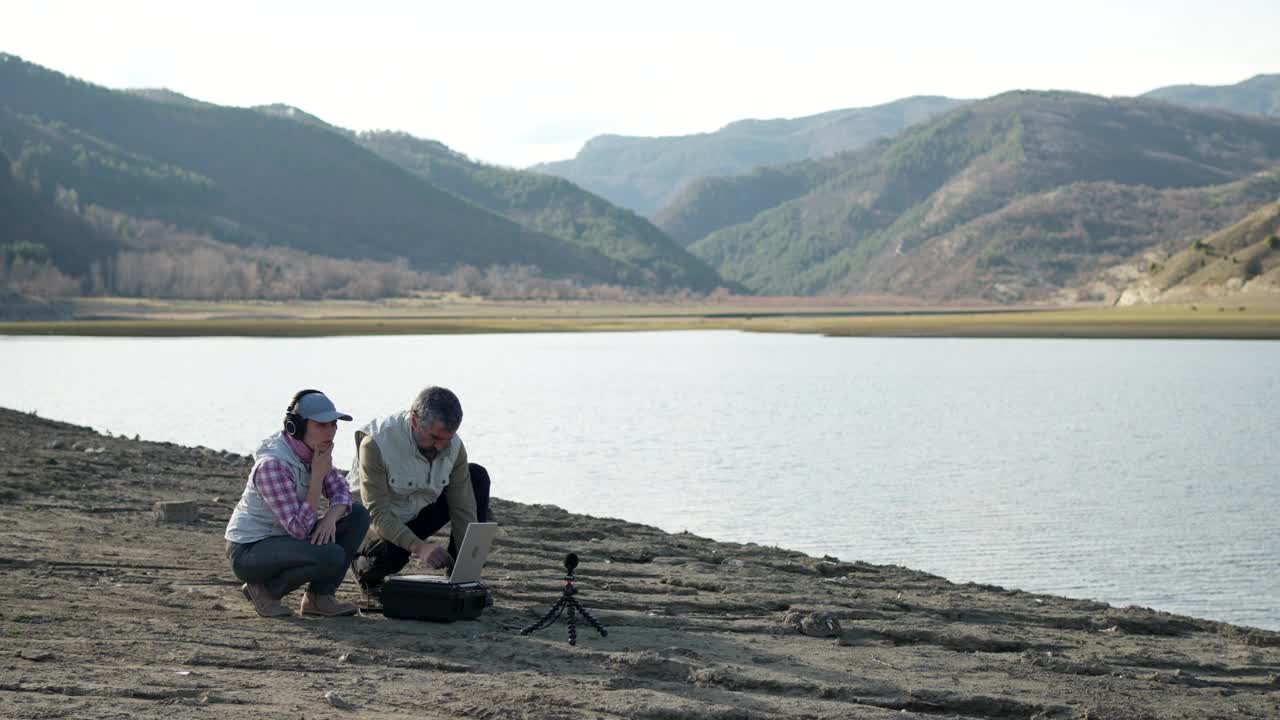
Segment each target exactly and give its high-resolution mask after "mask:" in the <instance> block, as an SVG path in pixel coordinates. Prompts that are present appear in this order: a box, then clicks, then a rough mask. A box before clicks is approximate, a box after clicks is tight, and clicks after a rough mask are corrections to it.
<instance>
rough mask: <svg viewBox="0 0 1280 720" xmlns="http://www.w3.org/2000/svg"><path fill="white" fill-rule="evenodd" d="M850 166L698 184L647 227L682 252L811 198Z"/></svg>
mask: <svg viewBox="0 0 1280 720" xmlns="http://www.w3.org/2000/svg"><path fill="white" fill-rule="evenodd" d="M884 142H887V141H883V140H881V141H877V143H876V144H878V143H884ZM864 152H865V151H864ZM854 162H856V160H854V159H853V156H850V155H837V156H833V157H831V158H824V159H820V160H805V161H802V162H797V163H789V164H786V165H775V166H770V167H760V168H756V169H755V170H752V171H751V172H750V173H747V174H745V175H728V176H723V177H704V178H698V179H697V180H694V181H693V182H691V183H690V184H689V186H688V187H687V188H686V189H685V190H684V192H682V193H680V195H679V196H678V197H676V199H675V200H673V201H672V202H671V204H669V205H667V206H666V207H665V208H663V209H662V210H660V211H658V213H657V214H656V215H655V216H654V218H653V222H654V224H655V225H657V226H658V227H660V228H662V230H663V232H665V233H667V235H669V236H671V239H673V240H675V241H676V242H678V243H680V244H681V245H684V246H686V247H688V246H689V245H692V244H693V243H694V242H696V241H698V240H700V239H702V238H704V237H706V236H707V235H710V234H711V233H713V232H715V231H716V230H719V229H720V228H724V227H729V226H730V225H737V224H739V223H743V222H747V221H748V220H750V219H751V218H753V217H755V216H756V215H758V214H759V213H761V212H763V211H765V210H768V209H769V208H771V207H774V206H776V205H781V204H782V203H784V202H787V201H788V200H794V199H795V198H798V197H800V196H802V195H806V194H808V193H809V192H812V191H813V190H814V189H815V188H817V187H818V186H819V185H821V184H822V183H824V182H826V181H828V180H830V179H831V178H833V177H835V176H836V175H839V174H840V173H841V172H843V170H844V169H845V168H847V167H848V166H849V165H850V164H852V163H854Z"/></svg>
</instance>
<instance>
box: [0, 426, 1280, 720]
mask: <svg viewBox="0 0 1280 720" xmlns="http://www.w3.org/2000/svg"><path fill="white" fill-rule="evenodd" d="M0 437H2V438H4V444H5V446H6V447H5V448H4V449H5V451H6V467H5V468H4V470H3V471H0V472H2V473H3V474H2V475H0V499H2V500H3V502H4V505H5V509H6V514H5V523H4V524H3V525H0V576H3V580H4V581H3V582H0V657H3V658H4V659H3V660H0V665H3V666H4V673H3V675H2V676H0V703H3V706H4V707H5V708H6V709H7V711H8V712H14V713H17V715H20V716H22V717H105V716H108V715H110V716H123V717H165V718H170V719H173V720H182V719H185V718H209V717H224V718H244V719H246V720H247V719H248V718H261V717H284V716H289V717H299V716H304V717H340V716H345V715H344V714H343V713H344V712H345V711H351V710H355V711H356V712H358V714H359V715H360V716H361V717H366V716H368V717H375V716H376V717H391V716H397V717H398V716H401V715H413V716H417V717H432V718H436V717H441V718H442V717H473V718H507V717H523V718H544V719H550V718H588V717H589V718H603V719H606V720H608V719H613V718H617V719H619V720H621V719H622V718H628V719H630V718H640V719H641V720H727V719H728V718H749V719H756V718H766V717H770V718H772V717H777V718H796V719H797V720H799V719H800V718H805V719H808V720H814V719H826V718H832V719H834V718H849V717H857V718H885V719H886V720H887V718H912V719H916V720H925V719H926V718H939V717H963V718H1039V719H1041V720H1079V719H1081V718H1089V719H1090V720H1132V719H1133V718H1187V719H1190V718H1197V719H1201V718H1224V719H1225V718H1241V717H1251V718H1262V717H1274V713H1275V709H1276V703H1277V701H1278V700H1280V633H1277V632H1271V631H1266V630H1259V629H1254V628H1247V627H1240V626H1235V625H1230V624H1226V623H1220V622H1213V621H1208V620H1200V619H1196V618H1191V617H1186V616H1180V615H1173V614H1170V613H1165V612H1159V611H1155V610H1151V609H1148V608H1139V607H1126V608H1118V607H1112V606H1110V605H1107V604H1105V603H1100V602H1094V601H1090V600H1078V599H1069V598H1063V597H1057V596H1052V595H1040V594H1033V593H1028V592H1023V591H1020V590H1016V589H1006V588H1002V587H997V586H993V585H982V584H975V583H966V584H956V583H951V582H948V581H947V580H945V579H943V578H941V577H937V576H934V575H929V574H927V573H923V572H918V571H915V570H910V569H907V568H903V567H898V566H890V565H873V564H870V563H866V562H860V561H857V560H855V559H852V558H846V559H839V558H833V557H822V558H817V557H811V556H808V555H804V554H802V553H798V552H793V551H788V550H783V549H780V548H775V547H765V546H760V545H756V544H752V543H747V544H740V543H724V542H716V541H714V540H711V539H708V538H702V537H698V536H695V535H691V534H689V533H667V532H663V531H661V530H659V529H657V528H654V527H650V526H646V525H640V524H636V523H633V522H626V521H623V520H618V519H611V518H598V517H591V516H586V515H578V514H573V513H569V512H566V511H565V510H563V509H560V508H557V507H555V506H550V505H531V504H524V503H516V502H510V501H506V500H502V499H498V498H495V500H494V504H495V505H494V511H495V513H496V515H497V517H498V519H499V521H500V522H501V523H502V525H501V528H500V534H499V538H498V540H497V541H496V542H495V546H494V552H493V554H492V555H491V556H490V560H489V563H488V564H487V565H486V569H485V578H486V581H487V582H488V583H489V585H490V587H491V589H492V590H493V593H494V605H493V607H491V608H488V609H486V610H485V612H484V613H483V615H481V617H480V618H479V619H477V620H474V621H469V622H456V623H426V622H414V621H408V620H394V619H389V618H386V617H384V616H382V615H381V614H379V613H378V612H376V611H375V610H373V609H368V611H366V612H363V613H361V614H359V615H357V616H354V617H344V618H335V619H313V618H302V617H293V618H289V619H284V620H267V619H263V618H259V617H258V616H257V615H256V614H255V613H254V611H253V609H252V607H251V606H250V605H249V604H248V603H247V602H245V600H244V598H243V597H242V596H241V595H240V592H239V590H238V585H239V583H238V581H236V580H234V579H233V578H232V575H231V572H230V570H229V568H228V567H227V562H226V559H225V557H224V556H223V542H222V531H223V528H224V526H225V524H226V521H227V517H228V515H229V514H230V512H231V509H232V507H233V506H234V505H235V503H236V501H237V499H238V497H239V494H240V490H241V488H242V486H243V484H244V482H245V478H246V476H247V473H248V470H249V468H250V467H251V460H250V458H248V457H247V456H242V455H237V454H234V453H228V452H223V451H216V450H211V449H209V448H199V447H183V446H179V445H175V444H173V443H159V442H148V441H144V440H140V439H137V438H134V439H132V440H130V439H127V438H124V437H119V436H111V435H103V434H99V433H96V432H94V431H93V430H92V429H90V428H86V427H79V426H75V425H70V424H67V423H62V422H56V421H53V420H47V419H44V418H40V417H38V416H36V415H33V414H28V413H21V412H16V411H13V410H7V409H2V408H0ZM494 480H495V486H494V489H495V493H496V494H497V495H498V497H499V498H500V497H501V495H502V489H503V487H504V484H505V483H508V482H514V480H512V479H509V478H504V477H502V476H501V475H496V476H495V479H494ZM160 501H188V502H191V503H194V505H195V507H196V508H197V511H196V512H195V513H194V517H193V518H188V519H189V520H190V521H189V522H184V523H175V522H161V521H159V520H156V519H153V517H152V506H153V504H154V503H157V502H160ZM86 551H88V552H86ZM566 552H575V553H578V554H579V555H580V557H581V561H582V562H581V564H580V565H579V567H578V570H577V581H576V583H575V584H576V586H577V588H578V590H579V595H578V596H577V598H578V600H579V601H580V602H581V603H583V605H584V606H585V607H587V608H588V609H589V610H590V611H591V613H592V614H593V615H594V616H595V617H596V618H597V619H599V620H600V621H601V622H602V623H604V624H605V625H606V626H607V628H608V631H609V634H608V636H607V637H600V636H599V635H597V634H596V632H595V631H594V630H592V629H591V628H590V627H588V626H586V625H585V624H584V625H582V626H580V627H579V633H578V644H577V645H576V647H575V646H570V645H569V644H568V643H567V642H566V639H567V638H566V635H567V632H566V631H567V628H566V624H565V621H564V618H561V619H560V620H559V621H557V622H556V623H555V624H553V625H552V626H551V627H549V628H546V629H545V630H541V631H538V632H535V633H533V634H532V635H529V636H521V635H520V634H519V631H520V629H521V628H523V627H526V626H528V625H530V624H532V623H534V622H535V621H537V620H538V619H539V618H540V617H541V616H542V615H543V613H545V612H546V610H547V609H548V608H549V607H550V606H551V604H552V603H554V602H555V601H556V599H557V598H558V596H559V595H558V594H559V592H560V589H561V587H562V586H563V581H562V576H563V572H564V571H563V568H562V567H561V565H560V563H561V560H562V559H563V558H564V556H565V553H566ZM409 571H410V572H422V570H421V569H420V568H416V567H411V568H410V569H409ZM339 597H340V598H341V599H344V600H352V601H359V600H360V599H361V598H360V596H359V594H358V591H357V590H356V589H355V588H354V585H353V583H352V582H351V581H349V580H348V581H347V582H345V583H344V584H343V585H342V586H341V588H339ZM297 601H298V597H297V594H296V593H295V594H294V595H291V596H288V597H286V599H285V602H286V604H288V605H290V606H293V607H296V606H297Z"/></svg>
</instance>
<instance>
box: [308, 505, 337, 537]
mask: <svg viewBox="0 0 1280 720" xmlns="http://www.w3.org/2000/svg"><path fill="white" fill-rule="evenodd" d="M337 525H338V513H336V512H333V511H332V510H330V511H329V512H327V513H325V516H324V517H322V518H320V522H317V523H316V527H315V530H312V531H311V544H312V545H328V544H329V543H331V542H335V541H336V540H337V537H338V529H337Z"/></svg>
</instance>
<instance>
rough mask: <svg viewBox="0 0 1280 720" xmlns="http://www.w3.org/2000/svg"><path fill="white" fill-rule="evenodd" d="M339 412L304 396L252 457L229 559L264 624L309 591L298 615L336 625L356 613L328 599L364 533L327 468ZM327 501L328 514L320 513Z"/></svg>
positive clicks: (342, 486)
mask: <svg viewBox="0 0 1280 720" xmlns="http://www.w3.org/2000/svg"><path fill="white" fill-rule="evenodd" d="M339 420H351V416H350V415H347V414H345V413H340V412H338V410H337V408H335V407H334V406H333V401H331V400H329V398H327V397H325V395H324V393H322V392H320V391H319V390H302V391H299V392H298V393H297V394H296V395H294V396H293V400H292V401H290V403H289V408H288V410H286V411H285V417H284V429H283V431H282V432H278V433H276V434H274V435H272V436H271V437H269V438H267V439H266V440H263V441H262V444H261V445H260V446H259V447H258V449H257V451H256V452H254V454H253V470H251V471H250V472H249V479H248V481H247V482H246V483H245V486H244V493H243V494H241V496H240V502H239V503H237V504H236V508H235V510H234V511H233V512H232V513H231V519H230V520H228V521H227V530H226V533H225V534H224V537H225V538H226V541H227V559H228V560H230V561H231V570H232V572H234V573H235V575H236V577H237V578H239V579H241V580H243V581H244V583H245V584H244V585H243V586H242V587H241V588H240V591H241V592H242V593H244V596H245V598H246V599H247V600H249V602H251V603H253V608H254V610H256V611H257V613H258V614H259V615H261V616H262V617H287V616H289V615H292V614H293V613H291V612H290V611H289V608H287V607H285V606H284V605H283V604H282V603H281V602H280V599H281V598H283V597H284V596H285V595H288V594H289V593H290V592H292V591H293V590H296V589H297V588H299V587H302V586H303V585H305V584H307V583H310V587H309V588H308V590H307V592H306V593H305V594H304V595H303V596H302V604H301V606H300V607H299V611H300V612H301V613H302V614H303V615H313V616H319V617H336V616H339V615H352V614H355V612H356V610H358V609H359V608H358V607H357V606H356V605H353V604H352V603H345V602H339V601H338V599H337V598H336V597H335V596H334V593H335V592H337V590H338V586H339V585H340V584H342V579H343V577H345V576H346V574H347V566H348V565H350V564H351V560H352V558H353V557H354V556H355V551H356V548H357V547H359V545H360V542H361V541H362V540H363V539H364V537H365V533H366V532H367V531H368V529H369V514H368V512H367V511H366V510H365V509H364V508H363V507H360V506H359V505H352V503H351V494H350V492H349V491H348V490H347V484H346V481H345V480H344V479H343V477H342V475H341V474H340V473H339V472H338V471H337V470H336V469H335V468H334V467H333V438H334V435H335V434H336V433H337V432H338V421H339ZM326 501H327V504H328V509H327V510H324V514H323V515H321V514H320V513H321V510H322V509H323V508H324V505H325V503H326Z"/></svg>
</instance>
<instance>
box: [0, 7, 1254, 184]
mask: <svg viewBox="0 0 1280 720" xmlns="http://www.w3.org/2000/svg"><path fill="white" fill-rule="evenodd" d="M0 21H2V23H3V24H0V52H8V53H11V54H14V55H20V56H22V57H23V58H25V59H27V60H29V61H31V62H35V63H38V64H40V65H44V66H46V67H50V68H52V69H55V70H58V71H61V72H64V73H67V74H69V75H74V76H76V77H79V78H82V79H84V80H88V81H90V82H94V83H98V84H101V85H106V86H108V87H115V88H125V87H167V88H170V89H172V90H176V91H178V92H181V93H183V94H184V95H189V96H191V97H194V98H198V99H200V100H205V101H208V102H214V103H218V104H222V105H241V106H248V105H258V104H265V103H274V102H282V103H287V104H289V105H295V106H297V107H300V108H302V109H303V110H306V111H308V112H310V113H313V114H315V115H318V116H320V117H321V118H323V119H324V120H326V121H328V122H330V123H333V124H335V125H340V126H343V127H347V128H351V129H355V130H369V129H392V130H404V131H406V132H409V133H412V134H414V135H417V136H419V137H426V138H431V139H435V140H439V141H441V142H444V143H445V144H447V145H449V146H450V147H452V148H454V149H455V150H459V151H461V152H464V153H466V154H468V155H470V156H471V157H473V158H476V159H479V160H484V161H487V162H493V163H500V164H504V165H512V166H517V167H523V166H526V165H529V164H531V163H534V162H540V161H545V160H556V159H563V158H568V157H572V156H573V155H574V154H575V153H576V152H577V151H578V149H579V148H580V147H581V145H582V143H583V142H584V141H586V140H587V139H588V138H590V137H592V136H594V135H597V134H601V133H619V134H626V135H682V134H689V133H696V132H709V131H712V130H715V129H717V128H719V127H721V126H723V125H724V124H725V123H728V122H731V121H733V120H739V119H742V118H747V117H754V118H773V117H798V116H802V115H809V114H813V113H818V112H822V111H825V110H834V109H837V108H846V107H864V106H868V105H875V104H879V103H883V102H888V101H890V100H894V99H897V98H901V97H906V96H909V95H924V94H930V95H947V96H950V97H963V98H980V97H985V96H989V95H993V94H996V93H999V92H1003V91H1005V90H1011V89H1017V88H1035V89H1050V88H1054V89H1069V90H1079V91H1082V92H1090V93H1096V94H1100V95H1136V94H1140V93H1143V92H1146V91H1147V90H1151V89H1153V88H1156V87H1160V86H1163V85H1170V84H1181V83H1197V84H1205V85H1220V84H1231V83H1236V82H1239V81H1241V80H1244V79H1246V78H1248V77H1251V76H1253V75H1256V74H1259V73H1269V72H1280V55H1277V53H1276V46H1277V37H1280V36H1278V35H1277V33H1278V32H1280V31H1278V30H1277V28H1280V0H1215V1H1213V2H1205V1H1203V0H1200V1H1195V0H1188V1H1184V0H1162V1H1160V2H1136V1H1135V2H1124V1H1123V0H1108V1H1098V2H1094V1H1093V0H1077V1H1076V2H1054V3H1048V2H1038V1H1036V0H1021V1H1016V2H1003V1H997V0H991V1H985V0H971V1H969V2H957V1H951V2H920V1H918V2H910V1H908V0H901V1H897V2H879V1H871V0H867V1H858V2H854V1H850V2H807V1H805V0H775V1H774V2H767V3H766V2H754V1H753V0H734V1H732V2H719V1H716V2H710V1H708V2H700V1H698V0H682V1H681V2H665V1H662V0H646V1H645V2H627V3H623V2H616V1H610V0H596V1H594V2H556V1H554V0H526V1H524V2H482V1H480V0H475V1H473V2H468V3H453V2H450V3H444V2H425V1H423V2H376V1H375V0H367V1H366V2H362V3H355V2H345V3H332V2H320V1H314V0H313V1H311V2H271V1H270V0H259V1H258V2H239V1H238V0H222V1H221V2H216V3H212V2H210V3H195V2H184V1H183V0H166V1H164V2H129V1H128V0H115V1H114V2H97V1H96V0H86V1H84V2H63V1H61V0H38V1H31V0H5V2H4V6H3V12H2V13H0ZM2 93H3V88H0V103H2V102H3V94H2Z"/></svg>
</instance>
